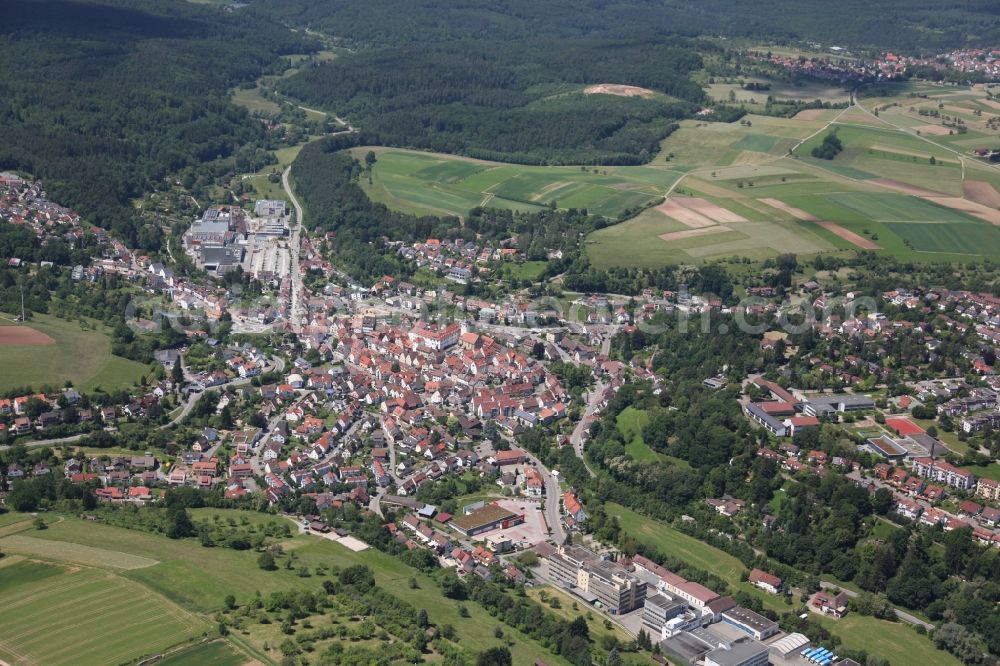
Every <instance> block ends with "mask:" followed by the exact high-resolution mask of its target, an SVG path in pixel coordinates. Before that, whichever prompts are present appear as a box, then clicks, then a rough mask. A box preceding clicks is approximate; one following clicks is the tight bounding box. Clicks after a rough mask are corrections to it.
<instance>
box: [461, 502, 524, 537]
mask: <svg viewBox="0 0 1000 666" xmlns="http://www.w3.org/2000/svg"><path fill="white" fill-rule="evenodd" d="M516 515H517V514H516V513H514V512H513V511H509V510H507V509H505V508H503V507H502V506H497V505H496V504H487V505H486V506H484V507H480V508H478V509H476V510H475V511H473V512H472V513H470V514H468V515H465V516H459V517H458V518H453V519H452V521H451V524H452V526H454V527H457V528H458V529H460V530H462V531H464V532H468V531H470V530H474V529H476V528H477V527H482V526H483V525H489V524H490V523H496V522H499V521H501V520H506V519H507V518H513V517H514V516H516Z"/></svg>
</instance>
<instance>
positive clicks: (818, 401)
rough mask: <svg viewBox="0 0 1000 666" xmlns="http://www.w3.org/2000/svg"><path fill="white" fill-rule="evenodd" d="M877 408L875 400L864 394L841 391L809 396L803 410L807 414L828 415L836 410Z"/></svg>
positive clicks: (855, 410)
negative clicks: (832, 393)
mask: <svg viewBox="0 0 1000 666" xmlns="http://www.w3.org/2000/svg"><path fill="white" fill-rule="evenodd" d="M870 409H875V402H874V401H873V400H872V399H871V398H869V397H868V396H864V395H853V394H849V393H840V394H834V395H817V396H813V397H811V398H809V401H808V402H807V403H805V405H804V406H803V408H802V411H803V412H804V413H805V414H806V415H807V416H828V415H830V414H833V413H835V412H859V411H865V410H870Z"/></svg>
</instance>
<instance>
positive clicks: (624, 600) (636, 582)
mask: <svg viewBox="0 0 1000 666" xmlns="http://www.w3.org/2000/svg"><path fill="white" fill-rule="evenodd" d="M547 559H548V562H549V572H550V575H551V576H552V578H553V579H554V580H555V581H556V582H558V583H560V584H561V585H563V586H564V587H566V588H568V589H569V590H570V591H572V592H573V593H574V594H576V595H578V596H580V597H581V598H583V599H584V600H586V601H588V602H589V603H599V604H600V605H601V606H602V607H603V608H604V609H605V610H606V611H608V613H610V614H612V615H618V614H621V613H629V612H631V611H633V610H636V609H637V608H642V607H643V604H644V602H645V600H646V582H645V581H644V580H642V579H641V578H639V577H638V576H636V575H635V574H633V573H632V572H631V571H629V570H628V569H626V568H625V567H623V566H622V565H621V564H618V563H617V562H612V561H611V560H605V559H602V558H601V557H599V556H598V555H597V554H596V553H594V552H592V551H590V550H588V549H586V548H583V547H581V546H562V547H560V548H559V550H557V551H556V552H555V553H553V554H551V555H549V556H548V558H547Z"/></svg>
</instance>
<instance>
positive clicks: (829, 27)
mask: <svg viewBox="0 0 1000 666" xmlns="http://www.w3.org/2000/svg"><path fill="white" fill-rule="evenodd" d="M251 10H252V11H257V12H263V13H264V14H265V15H268V16H274V15H276V16H279V17H281V18H282V19H284V20H286V21H288V22H290V23H292V24H298V25H309V26H310V27H312V28H314V29H316V30H319V31H321V32H324V33H326V34H329V35H333V36H336V37H338V38H340V39H342V40H343V41H345V42H347V43H351V44H359V45H371V44H378V45H387V44H393V45H395V44H406V43H412V42H416V43H428V42H441V41H451V40H461V39H476V40H489V41H508V40H516V39H525V38H531V37H542V38H546V39H553V38H565V37H576V36H581V35H600V36H602V37H611V38H619V39H629V38H636V37H638V38H639V39H638V41H642V39H644V38H646V37H651V36H661V35H664V34H678V35H689V36H693V35H708V36H717V35H724V36H730V37H747V38H753V39H758V40H777V41H782V40H784V41H791V40H815V41H819V42H823V43H825V44H827V45H829V44H840V45H843V46H852V47H871V48H885V49H899V50H905V51H909V52H915V51H935V50H945V49H951V48H955V47H959V46H965V45H978V46H990V45H996V44H997V43H1000V7H998V6H997V4H996V3H995V2H993V1H992V0H966V1H965V2H961V3H951V4H942V3H940V2H933V1H932V0H844V1H842V2H837V3H831V2H823V1H821V0H607V1H605V0H584V2H572V1H571V0H549V1H548V2H532V1H531V0H512V1H509V2H503V3H496V2H491V1H490V0H455V1H445V0H376V1H374V2H368V3H365V4H364V5H358V4H357V3H352V2H346V1H344V0H339V1H335V2H312V1H310V0H258V1H257V2H256V3H254V4H253V5H252V6H251ZM442 17H446V18H445V19H442Z"/></svg>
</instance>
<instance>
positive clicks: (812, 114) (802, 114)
mask: <svg viewBox="0 0 1000 666" xmlns="http://www.w3.org/2000/svg"><path fill="white" fill-rule="evenodd" d="M826 111H827V110H826V109H806V110H805V111H799V112H798V113H796V114H795V120H820V119H822V118H823V114H824V113H826Z"/></svg>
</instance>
